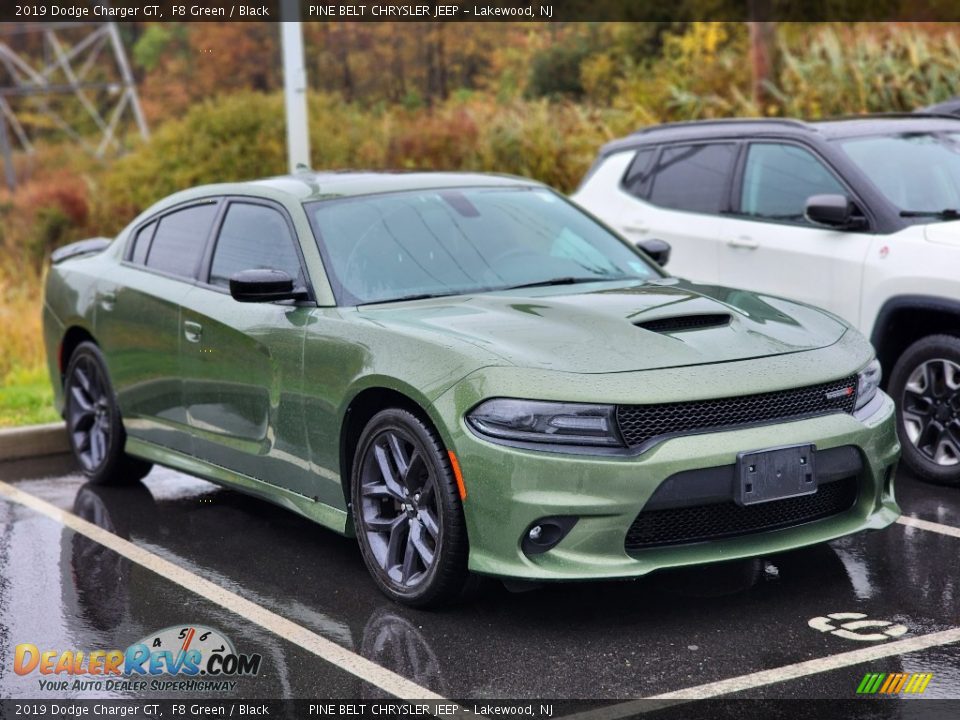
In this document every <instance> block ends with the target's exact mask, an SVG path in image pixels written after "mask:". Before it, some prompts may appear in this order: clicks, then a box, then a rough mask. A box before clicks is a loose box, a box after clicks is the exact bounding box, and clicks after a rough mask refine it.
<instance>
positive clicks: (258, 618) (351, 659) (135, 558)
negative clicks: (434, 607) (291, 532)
mask: <svg viewBox="0 0 960 720" xmlns="http://www.w3.org/2000/svg"><path fill="white" fill-rule="evenodd" d="M0 498H4V499H6V500H9V501H10V502H13V503H17V504H19V505H22V506H24V507H27V508H30V509H31V510H34V511H36V512H38V513H40V514H41V515H44V516H46V517H48V518H50V519H51V520H54V521H56V522H58V523H60V524H61V525H64V526H66V527H68V528H70V529H71V530H73V531H74V532H75V533H79V534H80V535H84V536H85V537H88V538H90V539H91V540H94V541H95V542H98V543H100V544H101V545H103V546H104V547H107V548H109V549H110V550H113V551H114V552H115V553H117V554H118V555H122V556H123V557H125V558H127V559H128V560H130V561H131V562H135V563H137V564H138V565H141V566H143V567H145V568H147V569H148V570H151V571H153V572H155V573H156V574H158V575H160V576H161V577H164V578H166V579H167V580H170V581H172V582H174V583H176V584H177V585H180V586H181V587H184V588H186V589H187V590H189V591H191V592H193V593H195V594H197V595H199V596H200V597H202V598H204V599H206V600H209V601H210V602H212V603H215V604H216V605H219V606H220V607H222V608H225V609H226V610H230V611H231V612H233V613H236V614H237V615H239V616H240V617H242V618H243V619H244V620H248V621H249V622H252V623H254V624H256V625H259V626H260V627H262V628H264V629H265V630H268V631H269V632H272V633H273V634H275V635H277V636H278V637H280V638H282V639H284V640H287V641H289V642H291V643H293V644H294V645H297V646H299V647H301V648H303V649H304V650H306V651H307V652H310V653H313V654H314V655H316V656H317V657H319V658H322V659H323V660H326V661H327V662H329V663H331V664H332V665H335V666H336V667H338V668H340V669H341V670H344V671H346V672H348V673H350V674H351V675H354V676H356V677H358V678H360V679H361V680H363V681H364V682H367V683H370V684H371V685H376V686H377V687H379V688H380V689H381V690H384V691H386V692H388V693H390V694H391V695H393V696H394V697H397V698H400V699H404V700H431V701H435V702H446V700H445V699H444V698H443V697H442V696H441V695H437V694H436V693H433V692H431V691H430V690H428V689H427V688H425V687H422V686H420V685H418V684H416V683H414V682H411V681H410V680H407V679H406V678H404V677H402V676H401V675H397V674H396V673H394V672H392V671H391V670H387V669H386V668H384V667H381V666H380V665H377V664H376V663H374V662H371V661H370V660H368V659H367V658H365V657H363V656H362V655H358V654H357V653H355V652H352V651H350V650H347V649H346V648H344V647H342V646H340V645H338V644H336V643H335V642H333V641H331V640H328V639H327V638H325V637H322V636H321V635H317V634H316V633H314V632H312V631H310V630H308V629H307V628H305V627H303V626H302V625H298V624H297V623H295V622H292V621H290V620H288V619H286V618H285V617H282V616H281V615H277V614H276V613H274V612H271V611H270V610H267V609H266V608H264V607H262V606H260V605H257V604H256V603H254V602H251V601H250V600H247V599H246V598H243V597H241V596H240V595H237V594H236V593H234V592H231V591H230V590H227V589H226V588H223V587H221V586H220V585H217V584H216V583H213V582H210V581H209V580H206V579H204V578H202V577H200V576H199V575H195V574H194V573H192V572H190V571H189V570H185V569H184V568H182V567H180V566H179V565H176V564H174V563H172V562H170V561H169V560H165V559H164V558H162V557H160V556H158V555H154V554H153V553H151V552H149V551H148V550H144V549H143V548H141V547H139V546H138V545H135V544H133V543H132V542H130V541H128V540H124V539H123V538H121V537H118V536H116V535H114V534H113V533H110V532H107V531H106V530H104V529H103V528H101V527H99V526H97V525H94V524H93V523H90V522H87V521H86V520H83V519H82V518H79V517H77V516H76V515H74V514H72V513H70V512H67V511H66V510H61V509H60V508H58V507H56V506H55V505H51V504H50V503H48V502H46V501H45V500H41V499H40V498H38V497H35V496H33V495H30V494H29V493H26V492H24V491H22V490H20V489H18V488H15V487H13V486H12V485H10V484H8V483H5V482H3V481H0ZM464 712H465V711H464ZM476 717H480V716H476Z"/></svg>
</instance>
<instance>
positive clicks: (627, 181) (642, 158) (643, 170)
mask: <svg viewBox="0 0 960 720" xmlns="http://www.w3.org/2000/svg"><path fill="white" fill-rule="evenodd" d="M656 151H657V149H656V148H644V149H643V150H638V151H637V154H636V155H634V157H633V162H631V163H630V167H629V168H627V174H626V175H624V176H623V187H624V189H625V190H626V191H627V192H628V193H630V194H631V195H634V196H635V197H638V198H642V199H645V198H646V197H647V194H648V193H649V192H650V179H651V177H652V174H651V172H650V162H651V161H652V160H653V156H654V155H655V154H656Z"/></svg>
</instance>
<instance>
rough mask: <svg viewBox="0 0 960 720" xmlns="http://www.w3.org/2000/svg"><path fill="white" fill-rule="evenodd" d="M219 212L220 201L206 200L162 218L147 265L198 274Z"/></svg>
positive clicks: (192, 276)
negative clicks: (214, 220)
mask: <svg viewBox="0 0 960 720" xmlns="http://www.w3.org/2000/svg"><path fill="white" fill-rule="evenodd" d="M216 214H217V203H205V204H203V205H193V206H191V207H188V208H184V209H183V210H175V211H174V212H172V213H167V214H166V215H164V216H163V217H162V218H160V223H159V225H158V226H157V231H156V233H155V234H154V237H153V242H152V243H151V244H150V251H149V252H148V253H147V267H148V268H151V269H153V270H159V271H161V272H165V273H170V274H171V275H179V276H180V277H185V278H194V277H196V275H197V270H198V268H199V267H200V259H201V258H202V257H203V251H204V247H205V246H206V242H207V237H208V236H209V235H210V227H211V226H212V225H213V219H214V217H215V216H216Z"/></svg>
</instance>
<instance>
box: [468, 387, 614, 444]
mask: <svg viewBox="0 0 960 720" xmlns="http://www.w3.org/2000/svg"><path fill="white" fill-rule="evenodd" d="M466 417H467V422H468V423H470V426H471V427H473V429H474V430H476V431H477V432H478V433H480V434H481V435H486V436H488V437H491V438H499V439H502V440H513V441H516V442H533V443H552V444H563V445H603V446H622V445H623V443H622V442H620V436H619V434H618V433H617V424H616V419H615V417H614V406H613V405H587V404H584V403H559V402H542V401H538V400H513V399H508V398H495V399H493V400H486V401H485V402H482V403H480V404H479V405H477V407H475V408H474V409H473V410H471V411H470V412H469V413H467V416H466Z"/></svg>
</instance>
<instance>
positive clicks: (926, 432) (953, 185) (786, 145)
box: [574, 114, 960, 485]
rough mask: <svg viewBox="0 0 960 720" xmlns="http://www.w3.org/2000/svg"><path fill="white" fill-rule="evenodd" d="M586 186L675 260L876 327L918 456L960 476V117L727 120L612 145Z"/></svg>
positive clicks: (907, 455) (612, 215)
mask: <svg viewBox="0 0 960 720" xmlns="http://www.w3.org/2000/svg"><path fill="white" fill-rule="evenodd" d="M574 199H575V200H576V201H577V202H578V203H580V204H581V205H582V206H583V207H585V208H587V209H588V210H590V211H591V212H593V213H594V214H596V215H597V216H598V217H600V218H601V219H602V220H604V221H606V222H607V223H609V224H610V225H611V226H612V227H614V228H615V229H617V230H619V231H621V232H623V233H624V234H625V235H627V236H628V237H629V238H631V239H632V240H633V241H635V242H637V241H643V242H646V243H649V242H651V241H653V240H658V241H660V242H659V244H660V245H661V246H662V251H663V252H665V251H666V249H667V245H670V246H672V252H671V266H670V267H671V270H673V271H674V272H676V273H677V274H678V275H681V276H683V277H687V278H691V279H695V280H698V281H701V282H708V283H722V284H724V285H733V286H736V287H743V288H746V289H749V290H755V291H758V292H763V293H770V294H776V295H783V296H786V297H791V298H795V299H797V300H802V301H804V302H807V303H810V304H812V305H817V306H820V307H824V308H826V309H827V310H831V311H833V312H834V313H836V314H837V315H840V316H841V317H843V318H844V319H846V320H847V321H849V322H850V323H852V324H853V325H854V326H855V327H858V328H859V329H860V330H861V331H862V332H863V333H864V334H865V335H866V336H867V337H869V338H870V339H871V341H872V342H873V344H874V346H875V347H876V349H877V356H878V357H879V359H880V363H881V365H882V366H883V372H884V377H885V378H886V380H887V385H886V389H887V390H888V392H889V393H890V395H891V396H892V397H893V398H894V400H896V402H897V404H898V410H899V412H898V430H899V434H900V437H901V440H902V441H903V445H904V450H903V457H904V460H905V461H906V462H907V463H908V464H909V466H910V468H911V469H912V470H913V471H914V472H915V473H916V474H917V475H919V476H920V477H922V478H925V479H927V480H931V481H935V482H942V483H950V484H953V485H960V119H957V118H951V117H939V116H929V115H927V116H925V115H923V114H919V115H918V114H911V115H893V116H887V115H880V116H865V117H860V118H851V119H843V120H830V121H823V122H811V123H805V122H799V121H796V120H726V121H710V122H693V123H680V124H676V125H664V126H660V127H654V128H649V129H647V130H644V131H641V132H638V133H636V134H634V135H631V136H629V137H627V138H624V139H622V140H617V141H615V142H612V143H610V144H609V145H607V146H606V147H604V148H603V149H602V150H601V152H600V157H599V158H598V159H597V161H596V163H595V164H594V166H593V168H592V170H591V171H590V173H589V174H588V176H587V177H586V179H585V180H584V181H583V183H582V185H581V187H580V189H579V190H578V191H577V193H576V195H575V196H574Z"/></svg>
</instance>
